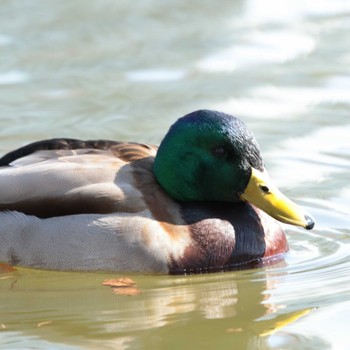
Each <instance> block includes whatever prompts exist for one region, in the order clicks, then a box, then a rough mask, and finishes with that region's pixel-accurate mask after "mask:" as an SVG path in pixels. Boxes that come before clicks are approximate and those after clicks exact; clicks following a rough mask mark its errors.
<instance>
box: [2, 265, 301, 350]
mask: <svg viewBox="0 0 350 350" xmlns="http://www.w3.org/2000/svg"><path fill="white" fill-rule="evenodd" d="M281 269H282V270H281ZM283 269H284V267H283V266H282V265H281V264H280V265H279V266H275V267H271V266H270V267H269V268H268V269H265V270H259V271H258V273H257V271H241V272H234V273H225V274H215V275H202V276H186V277H172V276H169V277H163V276H160V277H159V278H156V279H155V277H151V276H149V277H147V276H134V277H133V278H134V280H135V281H136V283H137V284H138V286H139V288H141V290H142V294H141V295H139V296H135V297H125V296H117V295H113V294H112V293H111V290H110V289H108V288H106V287H102V286H101V285H100V283H101V282H102V281H103V279H104V277H105V276H103V275H96V274H95V275H89V274H88V275H81V274H69V273H45V272H33V271H30V270H22V269H20V270H18V271H16V272H14V273H11V274H9V275H2V279H1V280H0V286H1V289H2V291H1V293H2V294H1V295H2V298H4V299H3V301H4V300H6V301H7V302H6V304H5V303H3V302H2V316H1V320H0V321H1V323H2V324H3V327H4V329H5V330H8V331H11V332H21V333H22V334H23V336H25V337H39V339H41V340H43V341H47V342H52V343H54V342H56V341H58V342H59V340H60V339H69V344H70V345H72V346H73V345H77V346H81V345H82V344H83V343H84V342H82V341H81V340H80V337H86V335H88V338H89V342H90V341H91V342H90V344H94V343H95V342H97V341H98V342H100V344H104V346H116V345H118V344H119V345H120V344H121V343H123V344H124V345H125V344H126V343H128V344H129V345H130V344H134V345H135V344H136V343H138V342H140V341H142V342H144V341H146V343H147V341H149V340H147V339H148V338H147V337H148V335H149V332H153V331H152V330H157V329H158V330H159V329H163V331H165V330H174V329H175V333H177V331H176V329H177V330H178V331H179V332H180V333H181V332H183V331H184V329H186V328H187V327H188V328H190V329H191V328H194V329H196V332H195V334H192V337H196V338H197V337H198V338H200V337H201V336H203V334H202V333H201V332H200V329H201V327H203V325H204V324H205V326H206V327H208V326H209V329H211V327H210V325H209V324H207V323H208V322H212V323H213V328H212V329H211V330H210V331H209V334H207V335H206V336H205V337H207V336H210V337H212V340H211V342H212V343H214V339H215V337H217V336H219V335H220V336H222V337H225V338H227V337H228V338H235V337H238V339H237V341H238V342H239V344H241V346H248V344H250V343H251V342H252V339H253V338H254V339H256V341H258V342H261V341H262V340H261V339H260V340H259V338H261V336H263V335H264V336H267V335H270V334H273V333H274V331H275V330H276V329H279V328H281V327H284V326H285V325H286V324H289V323H290V322H293V321H295V320H296V319H298V318H299V317H301V316H303V315H304V314H305V309H301V310H300V309H298V308H292V309H290V308H289V309H286V305H284V304H283V303H281V302H279V301H278V300H276V299H275V300H273V299H271V295H272V294H273V293H274V291H276V290H278V289H280V288H281V287H282V286H283V284H285V283H286V279H285V278H284V277H285V276H284V273H283V272H281V271H283ZM33 273H34V276H33ZM15 281H16V282H15ZM62 285H64V288H62V287H61V286H62ZM19 304H20V308H19ZM20 310H22V311H20ZM223 320H225V322H222V321H223ZM174 327H175V328H174ZM142 331H147V332H146V333H144V332H142ZM19 339H20V337H19ZM235 341H236V340H235ZM160 343H161V344H162V341H161V342H160ZM108 344H109V345H108ZM150 345H151V344H150ZM91 346H92V347H93V345H91ZM84 348H85V345H84ZM242 348H244V347H242Z"/></svg>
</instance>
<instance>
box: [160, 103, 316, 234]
mask: <svg viewBox="0 0 350 350" xmlns="http://www.w3.org/2000/svg"><path fill="white" fill-rule="evenodd" d="M154 174H155V176H156V178H157V180H158V182H159V183H160V185H161V186H162V187H163V188H164V189H165V191H166V192H167V193H168V194H169V195H170V196H171V197H173V198H174V199H177V200H180V201H221V202H238V201H242V200H244V201H248V202H251V203H252V204H254V205H256V206H257V207H259V208H261V209H262V210H264V211H265V212H267V213H268V214H270V215H271V216H273V217H274V218H276V219H277V220H280V221H283V222H287V223H290V224H294V225H298V226H303V227H305V228H308V229H311V228H312V227H313V226H314V222H313V220H312V218H311V217H310V216H309V215H307V214H305V213H303V212H302V210H301V209H300V208H299V207H298V206H297V205H296V204H294V203H293V202H291V201H290V200H288V199H287V198H286V197H285V196H283V195H282V194H281V193H280V192H279V191H278V189H277V187H276V186H274V185H273V184H272V183H271V180H270V179H269V177H268V175H267V172H266V170H265V168H264V164H263V160H262V157H261V154H260V149H259V146H258V144H257V142H256V140H255V138H254V136H253V134H252V133H251V132H250V131H249V130H248V129H247V127H246V125H245V124H244V123H243V122H242V121H241V120H239V119H237V118H235V117H233V116H232V115H228V114H224V113H220V112H216V111H210V110H199V111H196V112H193V113H190V114H188V115H186V116H184V117H183V118H180V119H179V120H177V122H176V123H175V124H174V125H172V126H171V128H170V130H169V131H168V133H167V134H166V136H165V138H164V139H163V141H162V142H161V144H160V146H159V149H158V152H157V156H156V158H155V162H154Z"/></svg>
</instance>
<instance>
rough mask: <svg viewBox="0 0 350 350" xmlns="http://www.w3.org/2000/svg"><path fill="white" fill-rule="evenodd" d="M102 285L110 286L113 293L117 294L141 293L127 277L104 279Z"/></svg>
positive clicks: (130, 294)
mask: <svg viewBox="0 0 350 350" xmlns="http://www.w3.org/2000/svg"><path fill="white" fill-rule="evenodd" d="M102 285H103V286H108V287H112V290H113V293H114V294H118V295H129V296H132V295H139V294H141V291H140V289H138V288H137V286H136V283H135V281H133V280H132V279H131V278H129V277H121V278H113V279H108V280H104V281H103V282H102Z"/></svg>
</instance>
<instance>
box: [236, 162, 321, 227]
mask: <svg viewBox="0 0 350 350" xmlns="http://www.w3.org/2000/svg"><path fill="white" fill-rule="evenodd" d="M241 198H242V199H243V200H245V201H247V202H249V203H251V204H254V205H255V206H256V207H258V208H260V209H261V210H263V211H264V212H265V213H267V214H269V215H271V216H272V217H273V218H275V219H276V220H279V221H281V222H285V223H287V224H291V225H296V226H302V227H304V228H306V229H308V230H311V229H312V228H313V227H314V226H315V221H314V219H313V218H312V217H311V215H309V214H308V213H305V212H304V211H303V210H302V209H301V208H300V207H299V206H298V205H296V204H295V203H293V202H292V201H291V200H290V199H288V198H287V197H286V196H285V195H284V194H282V193H281V192H280V191H279V189H278V188H277V187H276V186H275V185H274V184H273V182H272V180H271V178H270V177H269V175H268V173H267V172H266V171H263V172H262V171H259V170H257V169H254V168H252V175H251V177H250V180H249V182H248V185H247V187H246V189H245V190H244V192H243V193H242V194H241Z"/></svg>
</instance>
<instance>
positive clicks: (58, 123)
mask: <svg viewBox="0 0 350 350" xmlns="http://www.w3.org/2000/svg"><path fill="white" fill-rule="evenodd" d="M349 32H350V3H349V2H346V1H342V0H334V1H326V0H319V1H317V2H314V1H310V2H306V1H301V0H300V1H299V0H298V1H292V0H288V1H283V2H281V1H276V0H268V1H264V2H262V1H257V0H241V1H234V2H232V1H223V2H221V3H220V6H218V4H217V2H203V1H199V0H196V1H192V2H188V1H182V0H181V1H177V2H156V1H154V0H143V1H140V2H132V3H131V2H121V1H118V2H116V1H112V0H101V1H99V2H86V1H82V0H77V1H74V2H68V1H58V0H49V1H32V0H28V1H25V2H23V1H17V0H15V1H2V2H1V7H0V57H1V59H0V135H1V142H0V153H1V154H4V153H6V152H7V151H9V150H12V149H14V148H16V147H18V146H21V145H23V144H26V143H28V142H31V141H36V140H38V139H45V138H51V137H59V136H61V137H62V136H64V137H74V138H80V139H94V138H100V139H113V140H128V141H139V142H150V143H159V142H160V141H161V139H162V137H163V135H164V134H165V132H166V131H167V129H168V127H169V126H170V125H171V124H172V123H173V122H174V121H175V120H176V119H177V118H179V117H181V116H182V115H184V114H186V113H188V112H191V111H193V110H196V109H199V108H212V109H218V110H222V111H224V112H227V113H232V114H234V115H236V116H238V117H240V118H242V119H243V120H244V121H245V122H246V123H247V124H248V126H249V128H250V129H251V130H252V131H253V132H254V134H255V136H256V137H257V139H258V141H259V144H260V146H261V149H262V154H263V156H264V160H265V163H266V166H267V168H268V170H269V173H270V174H271V176H272V177H273V178H274V179H275V181H276V183H277V184H278V186H279V187H280V188H281V189H282V190H283V192H285V193H286V194H287V195H288V196H289V197H291V198H292V199H293V200H295V201H296V202H298V203H300V204H302V205H303V206H304V207H305V208H306V209H307V210H308V211H309V212H310V213H312V215H313V216H314V217H315V219H316V223H317V224H316V226H315V229H314V230H312V231H305V230H303V229H299V228H294V227H290V226H287V225H285V226H284V227H285V228H286V230H287V234H288V240H289V245H290V251H289V252H288V253H287V254H286V255H285V256H284V257H283V258H281V257H279V258H278V259H276V260H275V261H270V262H269V263H266V265H265V266H264V267H262V268H259V269H253V270H244V271H232V272H226V273H215V274H208V275H195V276H191V275H189V276H159V275H146V276H143V275H131V276H129V277H132V279H134V280H135V282H136V283H137V286H138V288H139V289H140V291H141V294H139V295H135V296H123V295H116V294H113V292H112V289H111V288H109V287H105V286H102V282H103V281H104V280H105V279H108V278H116V277H120V276H122V274H118V273H116V274H112V275H108V274H102V273H101V274H97V273H68V272H65V273H62V272H49V271H33V270H30V269H23V268H18V269H17V270H16V271H10V272H1V271H0V272H1V273H0V348H4V349H7V348H12V349H13V348H23V349H31V348H36V349H46V348H50V349H69V350H70V349H72V350H73V349H74V350H77V349H96V348H99V349H193V348H203V349H232V348H235V349H287V350H289V349H293V350H294V349H299V350H300V349H308V350H309V349H315V350H316V349H317V350H322V349H335V350H341V349H344V350H345V349H348V315H349V312H350V279H349V276H350V215H349V214H350V185H349V181H350V175H349V174H350V143H349V136H348V135H349V133H350V118H349V115H350V105H349V103H350V100H349V96H350V95H349V88H350V70H349V67H350V54H349V47H350V36H349V34H348V33H349ZM0 225H1V223H0ZM0 270H1V269H0Z"/></svg>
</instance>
